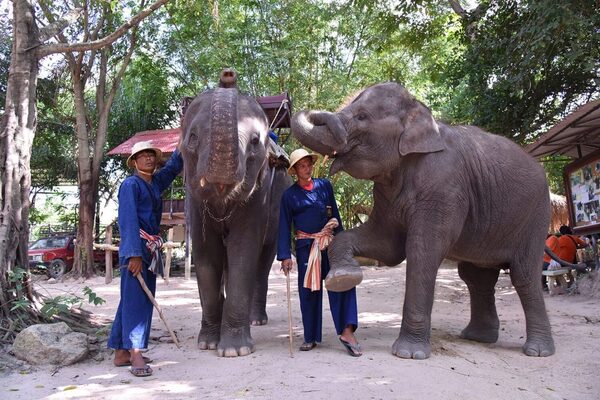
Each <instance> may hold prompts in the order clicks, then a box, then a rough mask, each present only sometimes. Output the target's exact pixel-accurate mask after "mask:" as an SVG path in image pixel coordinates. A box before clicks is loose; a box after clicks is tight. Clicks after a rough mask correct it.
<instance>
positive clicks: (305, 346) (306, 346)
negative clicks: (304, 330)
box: [300, 342, 317, 351]
mask: <svg viewBox="0 0 600 400" xmlns="http://www.w3.org/2000/svg"><path fill="white" fill-rule="evenodd" d="M315 347H317V344H316V343H315V342H310V343H306V342H304V343H302V346H300V351H309V350H312V349H314V348H315Z"/></svg>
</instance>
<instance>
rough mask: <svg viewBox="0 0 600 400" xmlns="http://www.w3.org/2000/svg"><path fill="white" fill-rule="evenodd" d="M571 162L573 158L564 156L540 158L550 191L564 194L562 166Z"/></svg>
mask: <svg viewBox="0 0 600 400" xmlns="http://www.w3.org/2000/svg"><path fill="white" fill-rule="evenodd" d="M571 162H573V160H571V159H570V158H565V157H547V158H545V159H544V160H542V165H543V166H544V169H545V170H546V177H547V178H548V186H550V191H551V192H552V193H555V194H559V195H561V196H564V195H565V182H564V168H565V166H566V165H568V164H570V163H571Z"/></svg>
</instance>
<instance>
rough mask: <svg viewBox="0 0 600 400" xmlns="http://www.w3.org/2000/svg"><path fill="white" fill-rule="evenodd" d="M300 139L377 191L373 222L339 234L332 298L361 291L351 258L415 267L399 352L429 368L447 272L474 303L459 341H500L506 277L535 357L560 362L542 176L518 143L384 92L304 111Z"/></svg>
mask: <svg viewBox="0 0 600 400" xmlns="http://www.w3.org/2000/svg"><path fill="white" fill-rule="evenodd" d="M292 132H293V134H294V136H296V138H298V140H299V141H300V142H301V143H302V144H304V145H305V146H308V147H310V148H311V149H313V150H315V151H318V152H320V153H321V154H327V155H330V156H332V157H335V159H334V162H333V164H332V166H331V173H332V174H334V173H336V172H338V171H345V172H347V173H349V174H350V175H352V176H353V177H355V178H359V179H368V180H372V181H374V187H373V197H374V207H373V211H372V212H371V215H370V216H369V220H368V222H367V223H365V224H363V225H361V226H360V227H358V228H356V229H351V230H346V231H344V232H340V233H339V234H338V235H337V236H336V237H335V238H334V240H333V242H332V244H331V246H330V250H329V260H330V264H331V270H330V272H329V274H328V275H327V277H326V280H325V282H326V286H327V288H328V289H329V290H334V291H344V290H348V289H349V288H351V287H354V286H355V285H358V284H359V283H360V282H361V280H362V272H361V270H360V267H359V265H358V263H357V262H356V261H355V259H354V258H353V256H363V257H369V258H374V259H378V260H380V261H383V262H384V263H386V264H387V265H396V264H398V263H400V262H402V261H404V260H406V294H405V301H404V309H403V318H402V326H401V329H400V334H399V336H398V338H397V339H396V341H395V342H394V344H393V347H392V352H393V354H395V355H396V356H398V357H401V358H414V359H424V358H427V357H429V355H430V353H431V345H430V342H429V339H430V330H431V309H432V306H433V298H434V288H435V281H436V275H437V271H438V268H439V266H440V263H441V262H442V260H443V259H444V258H447V259H451V260H455V261H457V262H458V272H459V275H460V277H461V278H462V279H463V280H464V281H465V282H466V284H467V287H468V289H469V293H470V298H471V318H470V322H469V323H468V325H467V327H466V328H465V329H464V330H463V331H462V333H461V337H463V338H466V339H471V340H476V341H480V342H484V343H493V342H496V341H497V339H498V330H499V325H500V323H499V319H498V314H497V312H496V306H495V299H494V286H495V284H496V282H497V279H498V274H499V271H500V269H501V268H507V267H510V277H511V280H512V283H513V285H514V287H515V289H516V291H517V293H518V295H519V297H520V299H521V303H522V305H523V310H524V312H525V320H526V331H527V339H526V341H525V344H524V346H523V351H524V352H525V354H527V355H529V356H542V357H543V356H549V355H551V354H553V353H554V342H553V339H552V335H551V331H550V323H549V321H548V316H547V313H546V309H545V306H544V298H543V292H542V286H541V280H540V276H541V271H542V255H543V252H544V240H545V238H546V231H547V229H548V223H549V220H550V203H549V197H548V185H547V182H546V177H545V173H544V170H543V169H542V167H541V166H540V165H539V163H537V162H536V161H535V160H534V159H533V158H532V157H530V156H529V155H528V154H526V153H525V152H524V151H523V150H522V149H521V148H520V147H519V146H517V145H516V144H515V143H513V142H511V141H510V140H508V139H506V138H504V137H501V136H497V135H492V134H489V133H487V132H484V131H482V130H481V129H479V128H476V127H473V126H449V125H445V124H442V123H440V122H437V121H436V120H435V119H434V118H433V116H432V115H431V112H430V111H429V109H428V108H427V107H425V106H424V105H423V104H421V103H420V102H419V101H417V100H416V99H415V98H414V97H413V96H412V95H411V94H410V93H409V92H408V91H407V90H406V89H405V88H404V87H402V86H400V85H398V84H396V83H382V84H377V85H374V86H371V87H369V88H367V89H365V90H364V91H362V92H360V93H359V94H358V95H357V96H356V97H355V98H354V99H353V100H352V102H351V103H349V104H348V105H347V106H345V107H344V108H342V109H341V110H340V111H339V112H337V113H329V112H323V111H302V112H300V113H298V114H296V115H295V116H294V118H293V121H292Z"/></svg>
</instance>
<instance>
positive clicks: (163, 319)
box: [137, 274, 181, 349]
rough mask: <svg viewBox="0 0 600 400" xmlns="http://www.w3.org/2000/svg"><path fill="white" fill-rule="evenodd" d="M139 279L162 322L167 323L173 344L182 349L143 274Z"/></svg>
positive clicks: (139, 275) (138, 276)
mask: <svg viewBox="0 0 600 400" xmlns="http://www.w3.org/2000/svg"><path fill="white" fill-rule="evenodd" d="M137 278H138V281H140V285H142V289H144V292H146V295H147V296H148V298H149V299H150V301H151V302H152V304H154V308H156V310H157V311H158V315H159V316H160V319H162V322H164V323H165V326H166V327H167V330H168V331H169V334H170V335H171V339H173V342H175V345H176V346H177V348H178V349H179V348H181V346H180V345H179V341H178V340H177V336H175V333H174V332H173V331H172V330H171V328H169V324H167V320H166V319H165V317H164V316H163V313H162V310H161V309H160V307H159V306H158V303H157V302H156V299H155V298H154V296H152V292H151V291H150V289H148V286H146V282H144V278H142V274H138V275H137Z"/></svg>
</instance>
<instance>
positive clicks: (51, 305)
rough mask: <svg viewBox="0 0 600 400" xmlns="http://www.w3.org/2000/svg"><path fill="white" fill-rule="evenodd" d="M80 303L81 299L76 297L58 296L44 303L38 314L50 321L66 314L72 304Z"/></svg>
mask: <svg viewBox="0 0 600 400" xmlns="http://www.w3.org/2000/svg"><path fill="white" fill-rule="evenodd" d="M80 302H81V298H79V297H76V296H67V295H60V296H56V297H52V298H49V299H46V300H45V301H44V305H43V306H42V308H41V309H40V313H41V314H42V315H43V316H44V317H45V318H47V319H52V318H53V317H54V316H56V315H59V314H66V313H68V312H69V310H70V309H71V307H72V306H73V305H74V304H77V303H80Z"/></svg>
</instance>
